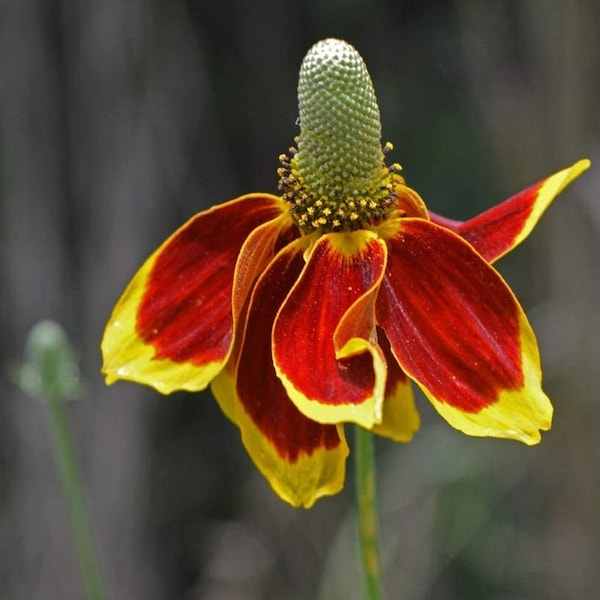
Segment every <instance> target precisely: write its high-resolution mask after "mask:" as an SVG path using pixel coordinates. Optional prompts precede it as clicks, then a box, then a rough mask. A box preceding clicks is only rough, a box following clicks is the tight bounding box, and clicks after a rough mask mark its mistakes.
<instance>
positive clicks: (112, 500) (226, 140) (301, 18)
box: [0, 0, 600, 600]
mask: <svg viewBox="0 0 600 600" xmlns="http://www.w3.org/2000/svg"><path fill="white" fill-rule="evenodd" d="M599 30H600V4H599V3H597V2H596V1H595V0H523V1H520V2H519V1H514V0H513V1H509V0H504V1H503V0H498V1H489V2H479V1H477V0H456V1H454V2H450V1H444V0H440V1H435V2H434V1H425V0H424V1H417V0H412V1H396V2H394V1H392V0H387V1H385V0H323V1H321V2H292V1H286V2H284V1H276V0H264V1H262V2H256V1H253V0H218V1H217V0H206V1H201V0H188V1H184V0H2V1H1V2H0V144H1V145H0V290H1V294H0V331H1V337H0V367H1V368H0V372H2V375H0V386H1V400H0V598H2V599H6V600H65V599H69V600H70V599H79V598H83V597H84V589H83V586H82V583H81V579H80V575H79V571H78V564H77V560H76V556H75V553H74V550H73V545H72V536H71V531H70V528H69V524H68V519H67V513H66V509H65V505H64V501H63V497H62V494H61V489H60V486H59V483H58V477H57V473H56V467H55V462H54V459H53V454H52V444H51V439H50V435H49V428H48V417H47V413H46V410H45V407H44V405H43V404H42V403H40V402H38V401H35V400H32V399H29V398H26V397H25V396H24V395H23V394H22V393H21V392H20V391H19V390H18V389H17V387H16V386H15V385H14V384H12V383H11V382H10V381H9V378H8V377H5V373H6V370H5V369H4V365H7V364H9V363H10V362H11V361H13V360H15V359H18V358H20V357H21V356H22V354H23V350H24V343H25V339H26V336H27V332H28V331H29V329H30V328H31V326H32V325H33V324H34V323H35V322H36V321H37V320H38V319H41V318H45V317H51V318H53V319H56V320H58V321H60V322H61V323H62V324H63V325H64V327H65V328H66V330H67V332H68V333H69V335H70V337H71V339H72V341H73V342H74V344H75V346H76V348H77V350H78V353H79V356H80V361H81V369H82V373H83V376H84V377H85V380H86V391H85V394H84V395H83V397H82V398H81V399H80V400H78V401H73V402H70V403H69V404H68V406H67V408H68V415H69V419H70V422H71V424H72V428H73V432H74V436H75V442H76V446H77V452H78V459H79V461H80V464H81V467H82V469H83V474H84V483H85V491H86V495H87V500H88V504H89V509H90V512H91V516H92V520H93V527H94V530H95V534H96V541H97V545H98V550H99V553H100V559H101V565H102V572H103V575H104V578H105V580H106V584H107V587H108V590H109V596H110V598H111V599H115V600H116V599H136V600H137V599H140V600H141V599H143V600H170V599H173V600H179V599H184V600H198V599H203V600H204V599H207V600H259V599H261V600H262V599H272V598H277V599H280V598H281V599H290V600H304V599H309V600H310V599H313V598H314V599H319V600H336V599H340V600H353V599H359V598H361V596H362V595H361V593H360V592H361V589H362V588H361V586H360V582H359V579H358V562H357V558H356V541H355V537H354V519H353V513H352V502H353V498H352V492H353V486H352V469H351V468H350V469H349V474H348V481H347V485H346V489H345V490H344V492H343V493H342V494H340V495H338V496H336V497H333V498H327V499H323V500H321V501H319V502H318V503H317V505H316V506H315V507H314V508H313V509H311V510H310V511H304V510H301V509H292V508H290V507H288V506H287V505H285V504H283V503H282V502H281V501H280V500H279V499H278V498H277V497H276V496H275V495H274V494H273V493H272V492H271V491H270V488H269V487H268V485H267V484H266V482H265V481H264V480H263V479H262V477H261V476H260V475H259V474H258V473H257V471H256V469H255V468H254V467H253V466H252V464H251V462H250V460H249V458H248V457H247V455H246V454H245V452H244V450H243V448H242V446H241V443H240V441H239V435H238V431H237V429H236V428H235V427H234V426H233V425H232V424H231V423H229V422H228V421H227V419H226V418H225V417H224V416H223V415H222V414H221V413H220V411H219V409H218V407H217V405H216V403H215V402H214V401H213V400H212V399H211V397H210V394H208V393H206V394H176V395H173V396H171V397H168V398H164V397H159V396H158V394H156V393H155V392H153V391H152V390H149V389H143V388H141V387H137V386H135V385H133V384H128V383H119V384H117V385H115V386H113V387H111V388H107V387H105V386H104V383H103V381H102V378H101V376H100V374H99V368H100V353H99V341H100V338H101V334H102V329H103V326H104V324H105V322H106V320H107V318H108V316H109V314H110V311H111V309H112V306H113V304H114V303H115V301H116V300H117V298H118V296H119V295H120V293H121V292H122V290H123V288H124V286H125V285H126V283H127V282H128V280H129V279H130V277H131V276H132V275H133V273H134V271H135V270H136V268H137V267H138V266H139V265H140V264H141V262H142V260H143V259H144V258H145V257H146V256H147V255H148V254H149V253H150V252H151V251H152V250H153V249H154V248H155V247H156V246H157V245H158V244H159V243H160V242H161V241H162V240H163V239H164V238H166V237H167V235H168V234H169V233H171V232H172V231H173V230H174V229H175V227H177V226H178V225H179V224H181V223H182V222H183V221H185V220H186V219H187V218H188V217H190V216H191V215H192V214H194V213H195V212H197V211H199V210H202V209H203V208H206V207H208V206H210V205H212V204H215V203H220V202H222V201H225V200H227V199H230V198H233V197H235V196H237V195H240V194H243V193H245V192H249V191H268V192H275V191H276V184H277V181H276V173H275V171H276V168H277V166H278V162H277V156H278V155H279V154H280V153H281V152H285V151H286V150H287V148H288V146H289V145H290V144H291V143H292V138H293V136H294V135H295V134H296V127H295V124H294V122H295V119H296V97H295V96H296V91H295V87H296V77H297V72H298V67H299V65H300V62H301V60H302V58H303V56H304V54H305V52H306V51H307V49H308V48H309V46H310V45H311V44H312V43H314V42H315V41H317V40H318V39H320V38H323V37H329V36H335V37H342V38H345V39H346V40H348V41H349V42H351V43H352V44H354V45H355V46H356V48H357V49H358V50H359V51H360V52H361V54H362V55H363V57H364V58H365V60H366V62H367V64H368V66H369V69H370V72H371V75H372V78H373V80H374V83H375V87H376V90H377V92H378V96H379V100H380V106H381V113H382V120H383V131H384V141H386V140H391V141H393V142H394V144H395V151H394V153H393V155H392V157H391V158H392V161H398V162H400V163H402V164H403V166H404V174H405V176H406V177H407V179H408V182H409V184H410V185H412V187H414V188H415V189H417V190H418V191H419V192H420V193H421V194H422V196H423V197H424V199H425V201H426V202H427V204H428V205H429V207H430V208H431V209H432V210H435V211H436V212H441V213H444V214H446V215H448V216H453V217H455V218H464V217H467V216H470V215H473V214H475V213H477V212H479V211H481V210H483V209H485V208H487V207H489V206H491V205H492V204H494V203H496V202H499V201H500V200H502V199H504V198H505V197H508V196H509V195H511V194H513V193H515V192H517V191H519V190H520V189H522V188H524V187H525V186H527V185H529V184H531V183H534V182H535V181H537V180H539V179H541V178H543V177H545V176H547V175H549V174H550V173H552V172H555V171H557V170H559V169H560V168H563V167H565V166H567V165H569V164H571V163H572V162H574V161H575V160H577V159H579V158H581V157H584V156H588V157H590V158H592V160H594V158H595V157H596V159H597V158H598V154H599V145H598V142H599V139H600V138H599V130H600V76H599V73H600V36H599V35H598V31H599ZM597 173H598V171H597V170H594V168H593V167H592V170H591V171H590V172H589V173H587V174H586V175H584V176H583V178H582V179H581V180H580V181H578V182H577V183H576V184H575V185H573V186H572V187H571V188H569V189H568V190H567V191H566V193H564V194H563V196H561V197H560V199H559V200H558V201H557V202H556V203H555V205H553V207H552V208H551V209H550V211H549V213H548V214H547V215H546V216H545V218H544V219H543V221H542V223H541V224H540V226H539V227H538V228H537V229H536V231H535V232H534V234H533V235H532V236H531V238H530V239H529V240H528V241H527V242H526V243H525V244H524V245H523V246H522V247H520V248H519V250H518V251H517V252H515V253H514V254H513V255H511V256H509V257H508V258H506V259H504V260H503V261H501V262H500V263H499V264H498V268H499V269H500V271H501V272H502V273H503V275H504V276H505V277H506V278H507V280H508V281H509V282H510V284H511V285H512V286H513V288H514V290H515V292H516V293H517V295H518V296H519V298H520V299H521V301H522V303H523V306H524V307H525V309H526V311H527V313H528V315H529V317H530V319H531V321H532V323H533V325H534V328H535V329H536V331H537V333H538V338H539V342H540V347H541V353H542V358H543V364H544V373H545V388H546V391H547V392H548V394H549V395H550V397H551V398H552V399H553V401H554V404H555V407H556V416H555V423H554V428H553V429H552V431H551V432H549V433H548V434H546V435H545V436H544V439H543V442H542V444H541V445H539V446H536V447H532V448H527V447H525V446H521V445H519V444H517V443H513V442H508V441H498V440H487V439H472V438H467V437H465V436H463V435H462V434H460V433H458V432H455V431H454V430H452V429H450V428H449V427H448V426H447V425H446V424H445V423H443V422H442V421H441V419H440V418H439V417H438V416H437V415H436V414H433V411H432V410H431V409H430V407H429V406H427V404H426V402H424V401H422V399H421V401H420V408H421V409H422V411H423V416H424V419H423V420H424V423H423V427H422V430H421V432H420V433H419V434H418V435H417V436H416V438H415V440H414V441H413V442H412V443H410V444H408V445H397V444H394V443H392V442H388V441H385V440H380V441H378V447H377V448H378V452H379V466H380V469H379V476H380V503H381V508H382V544H383V549H384V563H385V578H386V586H387V588H388V592H389V598H390V600H391V599H395V598H405V599H410V600H421V599H422V600H440V599H441V600H446V599H447V600H471V599H473V600H525V599H527V600H534V599H540V600H541V599H544V600H570V599H572V600H581V599H586V600H587V599H592V598H599V597H600V468H599V464H600V462H599V458H600V405H599V403H598V391H599V389H600V385H599V383H600V368H599V360H600V344H599V342H598V339H599V338H600V311H599V306H600V302H599V296H600V277H599V274H600V259H599V257H600V248H599V247H600V239H599V236H598V231H599V229H600V201H599V199H598V191H599V189H600V176H599V175H598V174H597ZM424 276H426V274H424ZM349 465H350V461H349Z"/></svg>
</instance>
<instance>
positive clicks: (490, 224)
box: [430, 159, 590, 262]
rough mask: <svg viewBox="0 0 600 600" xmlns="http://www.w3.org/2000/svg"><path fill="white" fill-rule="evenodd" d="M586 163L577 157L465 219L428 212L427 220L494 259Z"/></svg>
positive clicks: (527, 230)
mask: <svg viewBox="0 0 600 600" xmlns="http://www.w3.org/2000/svg"><path fill="white" fill-rule="evenodd" d="M589 166H590V161H589V160H587V159H585V160H580V161H579V162H577V163H575V164H574V165H573V166H571V167H569V168H567V169H564V170H562V171H559V172H558V173H555V174H554V175H551V176H550V177H547V178H546V179H544V180H542V181H540V182H539V183H536V184H535V185H532V186H531V187H529V188H527V189H526V190H524V191H523V192H520V193H519V194H517V195H516V196H513V197H512V198H509V199H508V200H506V201H505V202H503V203H502V204H498V205H497V206H494V207H493V208H490V209H489V210H487V211H485V212H484V213H481V214H480V215H478V216H476V217H474V218H473V219H470V220H469V221H466V222H461V221H453V220H451V219H446V218H445V217H441V216H440V215H436V214H434V213H430V216H431V220H432V221H433V222H434V223H438V224H439V225H442V226H443V227H446V228H448V229H451V230H453V231H455V232H456V233H458V234H459V235H461V236H462V237H463V238H465V239H466V240H467V241H468V242H469V243H470V244H472V245H473V247H474V248H475V249H476V250H477V251H478V252H479V253H480V254H481V255H482V256H483V257H484V258H485V259H486V260H487V261H488V262H494V261H495V260H498V259H499V258H500V257H502V256H504V255H505V254H506V253H507V252H509V251H510V250H512V249H513V248H514V247H515V246H517V245H518V244H520V243H521V242H522V241H523V240H524V239H525V238H526V237H527V236H528V235H529V234H530V233H531V231H532V230H533V228H534V227H535V225H536V223H537V222H538V220H539V219H540V217H541V216H542V214H543V213H544V211H545V210H546V209H547V208H548V206H550V203H551V202H552V201H553V200H554V198H556V196H558V194H560V192H562V190H563V189H564V188H565V187H567V185H569V183H571V182H572V181H573V180H574V179H576V178H577V177H579V175H581V173H583V172H584V171H585V170H586V169H588V167H589Z"/></svg>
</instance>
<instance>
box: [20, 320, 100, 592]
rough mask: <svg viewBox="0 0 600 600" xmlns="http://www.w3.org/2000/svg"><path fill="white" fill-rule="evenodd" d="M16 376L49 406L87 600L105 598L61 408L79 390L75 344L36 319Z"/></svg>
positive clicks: (50, 324)
mask: <svg viewBox="0 0 600 600" xmlns="http://www.w3.org/2000/svg"><path fill="white" fill-rule="evenodd" d="M15 375H16V381H17V383H18V384H19V386H20V387H21V389H22V390H23V391H24V392H25V393H26V394H28V395H29V396H31V397H33V398H40V399H42V400H43V401H44V404H45V405H46V406H47V407H48V414H49V417H50V433H51V436H52V442H53V446H54V458H55V460H56V464H57V468H58V474H59V478H60V482H61V485H62V489H63V493H64V496H65V501H66V503H67V509H68V513H69V520H70V522H71V528H72V530H73V537H74V541H75V550H76V553H77V557H78V558H79V564H80V567H81V574H82V579H83V582H84V585H85V589H86V597H87V598H88V600H104V599H105V598H106V594H105V593H104V588H103V586H102V580H101V578H100V568H99V566H98V558H97V556H96V551H95V548H94V539H93V536H92V530H91V527H90V524H89V521H88V515H87V512H86V508H85V501H84V494H83V486H82V484H81V477H80V474H79V469H78V466H77V459H76V455H75V448H74V446H73V441H72V438H71V432H70V429H69V421H68V419H67V415H66V413H65V401H66V400H67V399H68V398H75V397H76V396H78V395H79V394H80V392H81V382H80V378H79V370H78V369H77V365H76V361H75V357H74V352H73V349H72V348H71V345H70V343H69V340H68V339H67V336H66V334H65V332H64V331H63V329H62V327H61V326H60V325H59V324H58V323H55V322H54V321H40V322H39V323H37V324H36V325H35V326H34V327H33V328H32V330H31V332H30V334H29V337H28V339H27V344H26V351H25V362H24V364H23V365H21V366H20V368H19V369H17V372H16V373H15Z"/></svg>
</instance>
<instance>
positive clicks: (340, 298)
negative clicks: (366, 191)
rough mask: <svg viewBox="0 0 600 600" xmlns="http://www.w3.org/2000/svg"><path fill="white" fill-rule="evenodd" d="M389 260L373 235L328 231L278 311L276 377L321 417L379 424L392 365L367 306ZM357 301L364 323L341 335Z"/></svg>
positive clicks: (322, 419) (302, 405)
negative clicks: (343, 322)
mask: <svg viewBox="0 0 600 600" xmlns="http://www.w3.org/2000/svg"><path fill="white" fill-rule="evenodd" d="M385 258H386V250H385V244H384V243H383V242H382V241H381V240H379V239H378V238H377V236H376V235H375V234H374V233H373V232H370V231H356V232H353V233H331V234H327V235H323V236H322V237H321V238H320V239H319V240H318V241H317V242H316V243H315V245H314V247H313V249H312V252H311V253H310V256H309V258H308V262H307V264H306V266H305V268H304V270H303V271H302V274H301V275H300V277H299V279H298V281H297V283H296V284H295V285H294V287H293V288H292V290H291V292H290V293H289V295H288V297H287V298H286V300H285V302H284V303H283V305H282V307H281V309H280V311H279V313H278V315H277V318H276V320H275V325H274V327H273V359H274V363H275V368H276V371H277V374H278V375H279V377H280V378H281V380H282V382H283V384H284V386H285V388H286V390H287V392H288V394H289V396H290V398H292V400H293V401H294V403H295V404H296V406H297V407H298V408H299V409H300V410H301V411H302V412H303V413H304V414H305V415H306V416H308V417H309V418H311V419H314V420H315V421H318V422H320V423H339V422H343V421H352V422H355V423H358V424H360V425H362V426H363V427H366V428H371V427H372V426H373V424H374V423H376V422H380V421H381V417H382V415H381V405H382V403H383V393H384V386H385V368H386V367H385V360H384V358H383V355H382V353H381V350H380V349H379V347H378V346H377V343H376V336H375V323H374V319H373V317H372V316H368V315H369V310H368V306H369V303H370V300H369V297H370V296H373V297H374V296H375V295H376V293H377V289H378V286H379V283H380V281H381V277H382V274H383V269H384V268H385ZM354 303H358V304H357V308H356V310H357V313H362V314H363V315H367V316H366V317H365V318H366V321H360V320H357V321H356V322H354V324H353V328H352V329H350V328H348V327H342V328H341V329H342V330H343V331H342V330H340V331H338V332H336V330H337V328H338V324H340V321H341V320H342V318H343V316H344V314H345V313H346V311H347V310H349V309H350V308H351V307H352V306H353V305H354ZM359 305H360V307H359ZM363 309H364V310H363ZM371 313H373V309H372V308H371Z"/></svg>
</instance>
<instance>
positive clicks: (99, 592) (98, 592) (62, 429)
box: [47, 393, 106, 600]
mask: <svg viewBox="0 0 600 600" xmlns="http://www.w3.org/2000/svg"><path fill="white" fill-rule="evenodd" d="M64 404H65V403H64V401H63V400H62V399H61V398H60V397H59V396H58V394H55V393H52V394H48V397H47V405H48V412H49V414H50V426H51V431H52V437H53V441H54V447H55V452H54V454H55V458H56V462H57V466H58V471H59V475H60V480H61V483H62V487H63V492H64V495H65V499H66V502H67V506H68V510H69V518H70V521H71V527H72V529H73V536H74V538H75V547H76V551H77V556H78V558H79V563H80V566H81V572H82V577H83V581H84V584H85V588H86V592H87V598H88V600H104V599H105V597H106V596H105V593H104V589H103V587H102V580H101V577H100V569H99V567H98V559H97V556H96V551H95V549H94V540H93V536H92V531H91V528H90V524H89V521H88V516H87V512H86V508H85V502H84V497H83V487H82V485H81V479H80V476H79V470H78V468H77V461H76V458H75V450H74V448H73V442H72V440H71V434H70V430H69V424H68V421H67V417H66V415H65V411H64Z"/></svg>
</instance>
